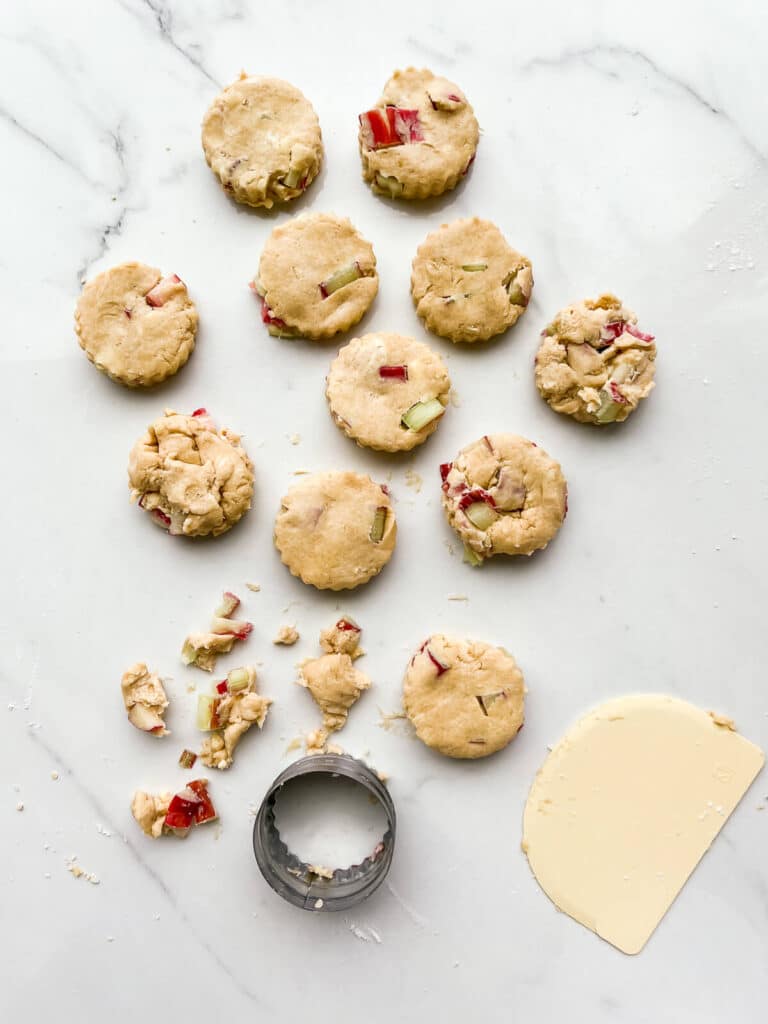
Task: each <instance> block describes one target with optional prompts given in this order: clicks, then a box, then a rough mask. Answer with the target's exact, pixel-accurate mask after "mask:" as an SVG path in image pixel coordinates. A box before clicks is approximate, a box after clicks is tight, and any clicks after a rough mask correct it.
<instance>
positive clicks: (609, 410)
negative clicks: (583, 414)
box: [595, 391, 624, 423]
mask: <svg viewBox="0 0 768 1024" xmlns="http://www.w3.org/2000/svg"><path fill="white" fill-rule="evenodd" d="M622 404H624V403H621V402H614V400H613V398H612V397H611V394H610V392H609V391H603V392H602V393H601V395H600V406H599V407H598V409H597V411H596V412H595V419H596V420H597V422H598V423H613V421H614V420H615V419H616V417H617V416H618V415H619V411H620V410H621V406H622Z"/></svg>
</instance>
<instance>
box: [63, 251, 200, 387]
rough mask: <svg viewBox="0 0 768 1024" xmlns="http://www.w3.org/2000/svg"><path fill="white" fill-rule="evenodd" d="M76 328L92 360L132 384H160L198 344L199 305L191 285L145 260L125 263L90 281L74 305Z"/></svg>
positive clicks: (119, 380) (80, 340) (115, 377)
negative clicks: (75, 306) (188, 287)
mask: <svg viewBox="0 0 768 1024" xmlns="http://www.w3.org/2000/svg"><path fill="white" fill-rule="evenodd" d="M75 332H76V333H77V339H78V341H79V342H80V347H81V348H82V350H83V351H84V352H85V354H86V355H87V356H88V358H89V359H90V360H91V362H92V363H93V364H94V366H96V367H97V368H98V369H99V370H101V371H102V372H103V373H106V375H107V376H108V377H111V378H112V380H116V381H118V382H119V383H120V384H125V385H126V386H127V387H131V388H139V387H151V386H152V385H153V384H160V383H161V382H162V381H164V380H166V378H168V377H172V376H173V374H174V373H176V372H177V371H178V370H180V369H181V367H182V366H183V365H184V364H185V363H186V361H187V360H188V359H189V356H190V354H191V352H192V349H193V348H194V347H195V335H196V333H197V310H196V309H195V304H194V302H193V301H192V300H191V299H190V297H189V294H188V292H187V286H186V285H185V284H184V282H183V281H182V280H181V278H180V277H177V275H176V274H171V275H170V276H169V277H163V275H162V273H161V272H160V271H159V270H157V269H156V268H155V267H147V266H145V265H144V264H143V263H121V264H120V265H119V266H117V267H111V268H110V269H109V270H105V271H103V273H101V274H98V275H97V276H96V277H94V278H93V279H92V280H91V281H89V282H88V283H87V284H86V285H85V287H84V288H83V291H82V293H81V295H80V298H79V299H78V302H77V308H76V309H75Z"/></svg>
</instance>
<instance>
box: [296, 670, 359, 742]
mask: <svg viewBox="0 0 768 1024" xmlns="http://www.w3.org/2000/svg"><path fill="white" fill-rule="evenodd" d="M297 682H298V684H299V685H300V686H305V687H306V688H307V689H308V690H309V692H310V693H311V694H312V699H313V700H314V702H315V703H316V704H317V706H318V707H319V708H320V710H321V711H322V713H323V724H322V726H321V728H320V729H317V730H315V731H314V732H312V733H310V734H309V736H308V737H307V750H308V751H310V752H311V751H319V750H322V749H323V748H324V747H325V744H326V742H327V740H328V737H329V736H330V734H331V733H334V732H338V730H339V729H341V728H342V727H343V726H344V723H345V722H346V721H347V716H348V715H349V709H350V708H351V707H352V705H353V704H354V703H355V702H356V701H357V699H358V698H359V696H360V694H361V693H362V692H363V690H367V689H368V688H369V686H370V685H371V680H370V679H369V678H368V676H366V675H364V674H363V673H362V672H360V671H358V670H357V669H356V668H355V667H354V665H353V664H352V658H351V657H350V656H349V655H348V654H323V655H321V656H320V657H319V658H309V659H307V660H306V661H304V662H302V664H301V665H300V666H299V678H298V679H297Z"/></svg>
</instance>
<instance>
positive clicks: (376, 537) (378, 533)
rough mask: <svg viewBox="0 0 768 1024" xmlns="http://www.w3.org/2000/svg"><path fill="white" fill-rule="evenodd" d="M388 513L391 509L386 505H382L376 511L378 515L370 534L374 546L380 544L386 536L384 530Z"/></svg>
mask: <svg viewBox="0 0 768 1024" xmlns="http://www.w3.org/2000/svg"><path fill="white" fill-rule="evenodd" d="M388 511H389V509H388V508H387V507H386V506H385V505H381V506H380V507H379V508H377V509H376V514H375V515H374V517H373V524H372V525H371V532H370V534H369V536H370V538H371V540H372V541H373V543H374V544H379V543H380V542H381V539H382V537H383V536H384V528H385V526H386V525H387V513H388Z"/></svg>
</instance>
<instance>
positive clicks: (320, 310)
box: [252, 213, 379, 341]
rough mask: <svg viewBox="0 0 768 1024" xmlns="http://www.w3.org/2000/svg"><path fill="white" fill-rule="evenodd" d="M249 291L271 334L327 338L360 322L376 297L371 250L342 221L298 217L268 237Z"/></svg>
mask: <svg viewBox="0 0 768 1024" xmlns="http://www.w3.org/2000/svg"><path fill="white" fill-rule="evenodd" d="M334 275H336V276H334ZM355 275H357V276H355ZM347 278H349V280H347ZM342 282H344V283H343V284H342ZM252 287H253V290H254V291H255V292H256V293H257V294H258V295H260V296H261V297H262V299H263V303H262V307H263V308H262V319H263V320H264V322H265V323H266V324H267V330H268V331H269V333H270V334H273V335H275V336H276V337H289V338H294V337H302V338H309V339H311V340H315V341H317V340H321V339H325V338H331V337H333V335H334V334H338V333H340V332H341V331H348V330H349V328H350V327H352V326H353V325H354V324H356V323H357V322H358V321H359V320H361V319H362V317H363V316H364V315H365V313H366V311H367V310H368V307H369V306H370V305H371V303H372V302H373V300H374V298H375V297H376V293H377V292H378V290H379V278H378V275H377V273H376V257H375V255H374V253H373V246H372V245H371V243H370V242H368V241H366V239H365V238H363V236H362V235H361V234H360V233H359V231H357V229H356V228H355V226H354V225H353V224H352V222H351V221H350V220H348V219H347V218H346V217H335V216H333V215H332V214H329V213H305V214H302V215H301V216H299V217H295V218H294V219H293V220H290V221H288V223H287V224H281V225H279V226H278V227H276V228H275V229H274V231H273V232H272V234H271V235H270V236H269V238H268V239H267V242H266V244H265V246H264V249H263V251H262V254H261V259H260V261H259V272H258V275H257V276H256V278H255V279H254V281H253V285H252Z"/></svg>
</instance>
